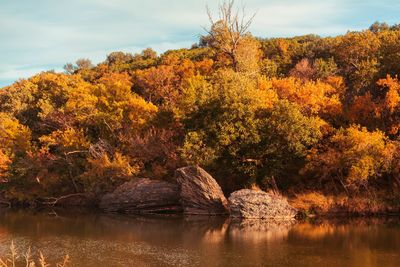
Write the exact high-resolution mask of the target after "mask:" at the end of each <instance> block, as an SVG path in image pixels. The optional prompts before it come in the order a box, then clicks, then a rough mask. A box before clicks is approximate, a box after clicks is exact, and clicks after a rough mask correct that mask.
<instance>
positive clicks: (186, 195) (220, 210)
mask: <svg viewBox="0 0 400 267" xmlns="http://www.w3.org/2000/svg"><path fill="white" fill-rule="evenodd" d="M175 179H176V181H177V183H178V184H179V185H180V198H181V204H182V207H183V210H184V212H185V213H186V214H208V215H217V214H227V213H228V212H229V209H228V201H227V200H226V198H225V196H224V194H223V192H222V190H221V187H220V186H219V185H218V183H217V181H215V179H214V178H213V177H212V176H211V175H210V174H208V173H207V172H206V171H205V170H203V169H202V168H200V167H197V166H188V167H184V168H180V169H178V170H176V171H175Z"/></svg>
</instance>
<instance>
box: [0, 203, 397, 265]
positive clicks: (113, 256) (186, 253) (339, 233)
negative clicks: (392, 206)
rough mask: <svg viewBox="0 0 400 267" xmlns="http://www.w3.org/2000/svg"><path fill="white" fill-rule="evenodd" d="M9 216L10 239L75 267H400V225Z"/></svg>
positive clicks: (1, 232)
mask: <svg viewBox="0 0 400 267" xmlns="http://www.w3.org/2000/svg"><path fill="white" fill-rule="evenodd" d="M74 214H75V215H66V214H65V213H61V212H60V213H58V214H54V213H48V212H40V213H32V212H27V211H19V212H10V211H9V212H3V213H2V214H1V215H0V255H1V256H3V255H6V254H7V253H8V247H9V245H10V243H11V240H14V242H15V243H16V245H17V247H18V249H19V250H20V251H22V250H25V249H27V248H28V247H32V249H33V251H35V252H37V250H41V251H43V252H44V255H45V256H46V258H48V259H49V261H50V262H53V263H54V262H55V261H56V260H57V259H61V258H62V255H63V254H65V253H67V254H69V256H70V258H71V265H70V266H96V267H99V266H300V267H301V266H313V267H318V266H353V267H368V266H384V267H389V266H400V223H399V221H398V220H394V219H391V220H352V221H347V222H319V223H314V224H311V223H297V224H294V225H290V224H276V223H265V222H264V223H260V222H259V221H248V222H230V221H229V220H227V219H223V218H201V217H128V216H120V215H101V214H88V213H83V214H81V213H74Z"/></svg>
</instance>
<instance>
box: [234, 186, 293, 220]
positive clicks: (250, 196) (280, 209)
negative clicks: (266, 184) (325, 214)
mask: <svg viewBox="0 0 400 267" xmlns="http://www.w3.org/2000/svg"><path fill="white" fill-rule="evenodd" d="M229 208H230V213H231V217H234V218H245V219H276V220H289V219H293V218H294V217H295V216H296V214H297V210H296V209H295V208H293V207H292V206H290V205H289V203H288V202H287V200H286V199H285V198H283V197H281V196H277V195H273V194H268V193H266V192H263V191H256V190H250V189H242V190H239V191H236V192H233V193H232V194H231V195H230V197H229Z"/></svg>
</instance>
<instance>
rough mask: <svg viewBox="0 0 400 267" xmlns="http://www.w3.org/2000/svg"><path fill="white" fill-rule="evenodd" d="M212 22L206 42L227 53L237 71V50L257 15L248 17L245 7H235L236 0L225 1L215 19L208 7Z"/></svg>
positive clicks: (207, 30)
mask: <svg viewBox="0 0 400 267" xmlns="http://www.w3.org/2000/svg"><path fill="white" fill-rule="evenodd" d="M207 14H208V17H209V20H210V23H211V28H210V29H205V30H206V32H207V33H208V36H207V37H206V39H207V40H206V42H207V43H208V45H209V46H211V47H212V48H214V49H216V50H218V51H220V52H222V53H224V54H226V55H227V56H228V57H229V58H230V59H231V60H232V65H233V68H234V70H235V71H237V70H238V59H237V50H238V46H239V44H240V42H241V41H242V40H243V39H244V38H245V37H247V36H248V35H249V31H248V30H249V27H250V25H251V24H252V22H253V19H254V17H255V15H256V13H254V14H253V15H252V16H250V17H249V18H246V14H245V7H244V6H242V8H241V9H239V8H238V9H235V8H234V0H229V1H226V2H224V3H223V4H222V5H220V6H219V17H218V19H217V20H215V19H214V18H213V16H212V14H211V11H210V9H209V8H208V7H207Z"/></svg>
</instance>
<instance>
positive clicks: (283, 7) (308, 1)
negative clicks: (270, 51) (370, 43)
mask: <svg viewBox="0 0 400 267" xmlns="http://www.w3.org/2000/svg"><path fill="white" fill-rule="evenodd" d="M219 3H220V1H215V0H68V1H66V0H0V87H2V86H6V85H9V84H11V83H13V82H14V81H16V80H18V79H21V78H27V77H29V76H32V75H34V74H36V73H39V72H41V71H46V70H55V71H62V67H63V66H64V64H65V63H67V62H75V61H76V60H77V59H79V58H89V59H90V60H92V62H94V63H98V62H101V61H103V60H104V59H105V58H106V56H107V54H109V53H110V52H113V51H124V52H131V53H138V52H140V51H141V50H143V49H144V48H147V47H152V48H153V49H154V50H156V51H157V52H159V53H162V52H164V51H166V50H168V49H176V48H183V47H190V46H191V45H192V44H193V43H196V42H197V41H198V39H199V36H200V35H202V34H205V32H204V30H203V27H207V26H209V22H208V17H207V13H206V6H209V8H210V10H211V11H212V12H214V14H215V15H217V13H216V11H217V7H218V4H219ZM236 4H237V5H239V6H242V5H243V6H245V7H246V12H247V13H248V14H249V15H251V14H253V13H254V12H256V13H257V14H256V17H255V19H254V21H253V24H252V26H251V28H250V31H251V32H252V33H253V35H255V36H258V37H288V36H297V35H303V34H309V33H313V34H318V35H321V36H334V35H339V34H344V33H346V32H347V31H348V30H361V29H366V28H368V27H369V26H370V25H371V24H372V23H373V22H375V21H380V22H387V23H388V24H395V23H400V16H399V14H400V1H399V0H351V1H349V0H236Z"/></svg>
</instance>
